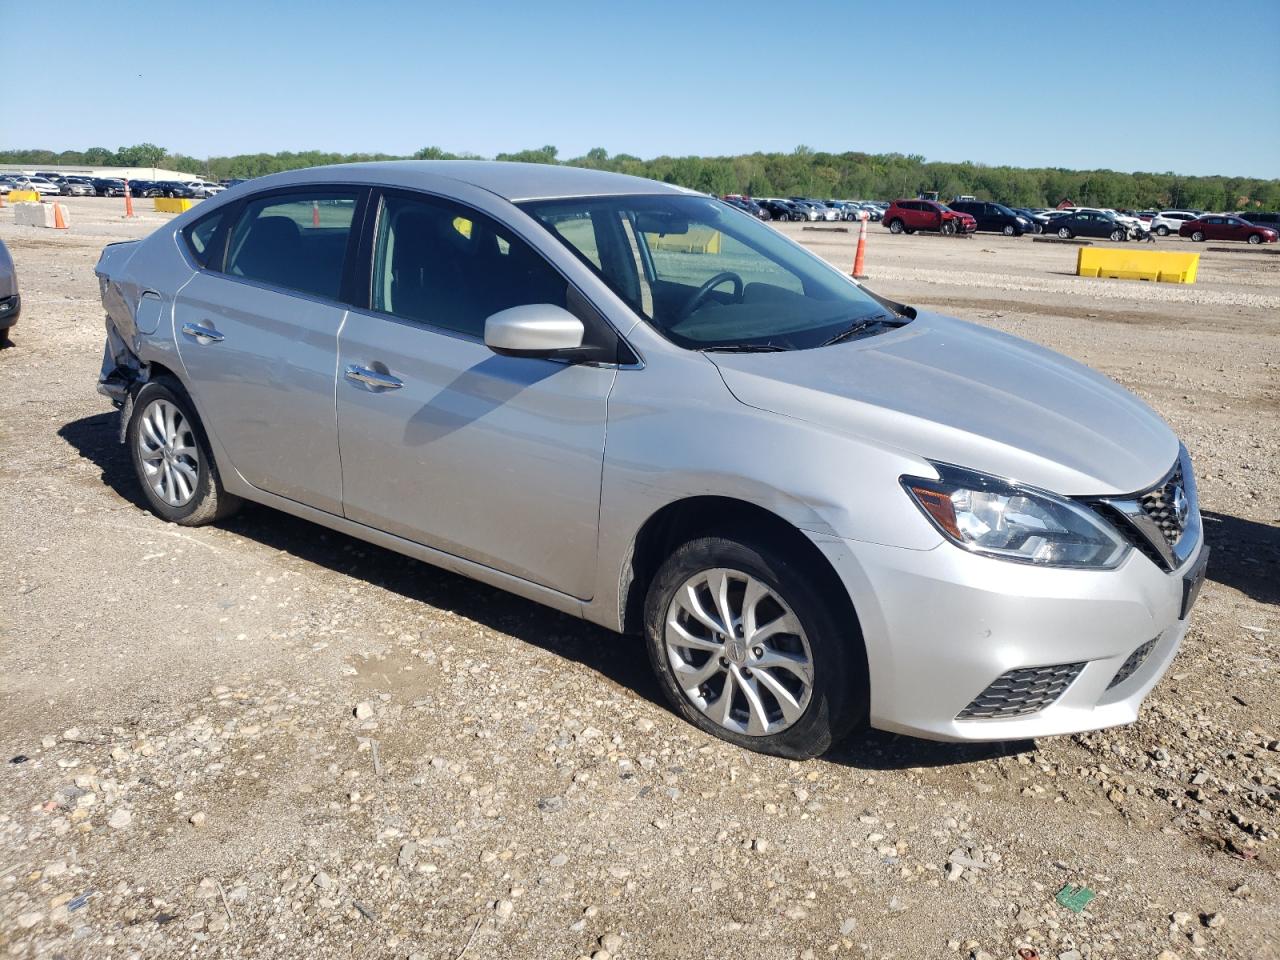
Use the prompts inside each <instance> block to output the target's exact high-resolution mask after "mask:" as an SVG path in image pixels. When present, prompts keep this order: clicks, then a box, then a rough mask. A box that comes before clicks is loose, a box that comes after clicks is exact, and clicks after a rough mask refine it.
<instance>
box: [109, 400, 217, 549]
mask: <svg viewBox="0 0 1280 960" xmlns="http://www.w3.org/2000/svg"><path fill="white" fill-rule="evenodd" d="M125 442H126V443H127V444H128V445H129V453H130V456H131V458H132V460H133V468H134V472H135V473H136V474H137V477H138V482H139V483H140V484H141V485H142V492H143V495H144V496H145V497H146V499H147V505H148V506H149V507H150V508H151V512H152V513H154V514H155V515H156V516H158V517H160V518H161V519H162V520H168V521H169V522H170V523H178V524H181V525H183V526H186V527H197V526H201V525H203V524H206V523H212V522H213V521H215V520H221V519H222V518H224V517H228V516H230V515H231V514H232V513H234V512H235V511H236V510H238V509H239V507H240V503H241V501H240V498H239V497H236V496H234V495H232V494H230V493H227V491H226V490H224V489H223V486H222V480H221V478H220V477H219V476H218V466H217V464H216V463H214V460H213V455H212V454H211V453H210V451H209V441H208V438H207V437H206V436H205V432H204V427H203V426H202V425H201V423H200V421H199V419H198V418H197V417H196V414H195V409H194V406H193V404H192V403H191V399H190V398H189V397H188V396H187V393H186V391H185V390H183V389H182V386H181V384H179V383H178V382H177V381H176V380H171V379H169V378H168V377H160V378H157V379H155V380H152V381H151V382H150V383H147V384H145V385H144V386H143V387H142V389H141V390H139V391H138V395H137V396H136V397H135V398H134V401H133V409H132V412H131V415H130V417H129V424H128V426H127V428H126V430H125Z"/></svg>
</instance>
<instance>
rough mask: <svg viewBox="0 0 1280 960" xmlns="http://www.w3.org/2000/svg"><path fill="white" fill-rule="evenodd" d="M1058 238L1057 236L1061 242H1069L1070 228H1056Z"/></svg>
mask: <svg viewBox="0 0 1280 960" xmlns="http://www.w3.org/2000/svg"><path fill="white" fill-rule="evenodd" d="M1058 236H1059V237H1061V238H1062V239H1063V240H1070V239H1071V230H1070V228H1068V227H1059V228H1058Z"/></svg>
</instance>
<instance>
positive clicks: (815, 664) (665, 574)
mask: <svg viewBox="0 0 1280 960" xmlns="http://www.w3.org/2000/svg"><path fill="white" fill-rule="evenodd" d="M720 572H724V573H727V575H728V576H727V577H726V581H727V582H728V583H729V584H730V586H729V588H728V590H727V591H726V600H727V601H728V603H729V606H730V611H729V613H730V616H731V617H732V618H733V619H735V621H737V622H738V625H739V627H741V625H742V622H741V621H745V620H746V610H745V609H742V608H743V606H744V605H745V598H744V594H745V592H746V586H745V582H744V581H746V580H747V579H748V578H749V579H750V580H754V581H755V583H756V584H757V585H758V586H761V587H763V589H764V590H766V591H767V593H766V594H764V595H762V596H760V597H758V599H757V601H756V604H755V614H756V615H762V614H761V610H762V609H766V608H767V612H772V613H774V614H775V616H771V617H769V618H768V619H767V620H764V621H763V622H764V626H765V628H766V629H767V628H768V626H769V625H770V624H772V623H773V622H775V619H777V617H778V616H779V611H781V615H783V616H785V615H786V610H787V608H789V611H790V614H791V615H792V617H793V620H792V623H796V624H798V626H799V629H798V631H796V632H794V633H788V632H787V631H786V630H785V629H783V630H779V631H777V632H776V633H774V634H773V635H772V636H770V637H769V638H768V639H764V640H761V642H760V644H759V645H756V646H754V647H753V646H752V644H751V643H750V641H749V640H748V639H747V638H746V637H743V636H742V635H741V632H740V630H739V631H737V638H729V639H728V640H726V641H725V643H723V644H721V648H722V649H724V650H725V651H726V656H718V655H716V654H715V653H714V652H711V651H708V650H706V649H705V648H700V649H698V650H691V649H687V648H686V649H684V650H683V651H682V650H680V649H675V650H673V649H672V648H671V647H670V646H669V645H668V621H669V620H675V621H676V622H677V623H682V624H689V628H688V629H687V630H684V631H683V633H681V632H672V633H671V634H670V636H671V637H672V638H675V639H676V641H677V643H678V642H679V640H680V639H681V638H682V637H689V636H690V634H691V633H701V634H703V635H705V636H707V637H714V631H712V630H711V629H710V628H709V627H708V626H706V625H704V624H703V623H702V622H700V621H698V620H696V619H690V618H687V617H686V616H685V614H686V613H687V611H688V609H689V607H688V606H686V603H687V601H685V600H684V599H682V598H686V597H688V595H689V594H688V593H687V592H686V587H688V586H689V585H690V584H691V583H692V584H695V585H696V584H698V583H699V581H700V580H701V579H702V578H704V577H706V580H705V581H704V582H703V585H704V586H705V585H707V584H710V583H713V582H718V573H720ZM822 582H823V578H822V577H820V576H815V574H814V571H812V570H810V569H808V568H807V565H806V564H802V563H797V562H795V561H794V560H793V559H792V558H791V557H789V556H788V555H787V553H786V552H785V551H783V550H781V549H778V548H776V547H774V546H771V545H769V544H768V543H767V542H759V543H756V542H737V541H734V540H729V539H726V538H723V537H704V538H701V539H698V540H692V541H690V542H688V543H686V544H684V545H683V546H680V547H678V548H677V549H676V550H675V551H674V552H673V553H672V554H671V556H670V557H668V558H667V560H666V562H665V563H663V565H662V566H661V568H659V570H658V572H657V574H656V575H655V577H654V579H653V583H652V584H651V585H650V587H649V593H648V596H647V597H646V599H645V639H646V646H647V647H648V651H649V659H650V662H651V664H652V665H653V669H654V672H655V673H656V674H657V675H658V681H659V684H660V685H661V686H662V688H663V691H664V692H665V693H666V695H667V698H668V699H669V700H670V701H671V704H672V706H673V707H674V708H675V710H676V712H677V713H679V714H680V715H681V716H682V717H684V718H685V719H686V720H688V721H689V722H690V723H692V724H693V725H694V726H696V727H698V728H699V729H701V730H703V731H705V732H707V733H710V734H713V735H714V736H717V737H720V738H721V739H723V740H727V741H728V742H730V743H732V744H735V745H736V746H739V747H743V748H745V749H748V750H755V751H758V752H760V753H769V754H774V755H776V756H781V757H790V758H792V759H795V760H804V759H808V758H810V757H815V756H817V755H818V754H820V753H823V752H825V751H826V750H828V749H829V748H830V747H831V746H832V745H833V744H835V743H837V742H838V741H840V740H841V739H843V738H844V737H845V736H846V735H848V734H849V733H850V732H851V731H852V730H853V729H854V728H855V727H857V726H858V725H859V724H860V723H863V722H865V721H866V718H867V714H868V707H869V703H870V695H869V693H868V685H867V681H866V666H865V664H866V657H865V651H864V649H863V646H862V637H861V631H860V630H859V629H858V627H857V625H856V622H855V623H854V625H853V626H852V627H851V626H850V625H849V623H848V617H847V615H844V616H842V615H841V614H840V612H839V610H838V608H837V606H836V605H835V604H832V603H830V602H829V601H826V600H824V599H823V596H822V594H821V592H820V589H821V588H820V584H821V583H822ZM695 594H696V595H697V596H699V597H702V598H704V600H703V604H699V606H701V607H702V609H703V610H705V609H706V607H705V605H704V604H705V603H706V602H711V603H712V609H713V610H714V609H715V608H716V605H715V601H714V600H712V599H711V594H710V593H709V592H704V591H703V590H702V589H700V588H697V587H695ZM779 599H780V600H781V604H780V603H778V602H777V601H778V600H779ZM735 604H736V605H737V606H738V608H739V610H737V611H735V610H734V609H733V607H734V606H735ZM783 604H785V607H784V606H783ZM739 613H740V614H741V620H739V617H738V615H737V614H739ZM713 621H714V622H722V621H723V618H722V617H720V615H719V614H718V613H717V614H714V615H713ZM722 639H724V638H723V637H722ZM705 642H707V641H704V643H705ZM710 642H715V641H714V640H712V641H710ZM735 643H736V645H737V646H736V648H735V647H734V646H733V645H734V644H735ZM760 651H763V652H764V655H765V656H766V657H767V656H769V655H770V654H772V655H774V656H775V658H776V660H779V661H780V660H782V659H783V658H786V659H789V660H790V661H791V662H793V663H807V664H808V666H809V670H808V674H807V676H808V681H807V682H806V681H805V680H802V679H800V678H799V675H798V674H796V673H792V671H791V669H790V668H786V667H780V666H776V665H775V666H773V667H760V666H755V667H754V668H753V667H752V664H753V663H754V664H759V663H760V662H762V661H761V660H760V657H759V652H760ZM735 653H736V654H740V657H739V659H737V660H732V661H731V660H730V659H729V657H730V656H732V655H733V654H735ZM686 655H687V656H689V657H690V658H691V659H692V660H693V662H692V663H691V662H690V661H689V660H686V659H685V656H686ZM704 655H705V659H702V657H703V656H704ZM797 657H798V658H800V659H799V660H796V659H795V658H797ZM673 660H674V661H676V662H678V663H680V664H681V665H682V666H684V667H686V668H687V669H688V674H687V675H686V676H685V677H684V678H683V682H684V683H685V684H690V683H692V682H695V681H696V680H697V678H698V677H697V671H699V670H704V671H705V670H706V669H708V668H710V669H713V670H714V671H715V672H714V673H712V674H711V675H708V676H707V678H706V680H705V681H704V682H703V683H701V684H700V685H699V686H697V687H696V688H695V693H694V694H688V693H686V692H685V689H684V687H682V686H681V678H680V677H679V675H678V674H677V672H676V667H675V666H674V665H673ZM713 662H714V664H713ZM726 664H727V665H728V666H725V665H726ZM731 675H732V676H733V677H734V678H735V679H733V680H731V679H730V677H731ZM761 675H763V676H765V677H768V678H770V680H769V681H766V680H765V679H761ZM746 683H749V684H751V686H752V688H753V689H754V692H755V694H756V701H755V703H756V704H757V705H759V706H761V707H763V709H759V710H753V709H752V705H751V701H749V700H748V697H747V694H746V688H745V687H744V686H743V684H746ZM730 684H732V686H733V691H732V694H731V699H730V701H728V703H727V704H726V706H727V707H729V708H730V711H731V713H730V716H729V719H728V721H727V725H726V724H722V723H721V722H720V720H719V719H713V715H714V714H715V712H716V710H717V709H718V707H719V705H720V703H721V698H722V697H723V696H724V689H725V686H726V685H730ZM783 684H787V685H788V686H787V689H786V691H785V692H788V693H792V690H793V689H799V690H801V691H802V692H801V694H800V695H799V696H795V695H794V693H792V697H791V700H790V706H791V709H792V711H796V712H795V713H794V715H793V716H792V717H791V718H788V717H786V716H785V715H784V714H783V712H782V709H781V705H782V702H783V701H782V700H781V699H779V698H778V697H775V696H774V694H773V693H772V692H771V691H772V690H775V689H780V688H781V687H782V685H783ZM704 690H705V691H706V701H705V702H704V705H703V706H699V705H698V704H697V703H695V701H694V699H693V696H694V695H697V696H699V697H701V696H702V691H704ZM713 693H714V694H717V695H716V696H714V697H712V696H711V694H713ZM704 709H705V710H706V712H704ZM753 722H754V723H756V725H757V730H756V731H754V732H751V733H748V732H746V730H748V729H750V727H751V725H752V724H753ZM774 724H777V725H779V729H778V730H777V731H776V732H773V733H770V732H767V730H768V726H771V725H774Z"/></svg>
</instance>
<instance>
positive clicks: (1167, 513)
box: [1138, 460, 1187, 546]
mask: <svg viewBox="0 0 1280 960" xmlns="http://www.w3.org/2000/svg"><path fill="white" fill-rule="evenodd" d="M1185 497H1186V491H1185V489H1184V488H1183V485H1182V461H1181V460H1179V461H1178V462H1177V463H1175V464H1174V465H1173V472H1172V473H1171V474H1169V476H1168V477H1167V478H1166V479H1165V481H1164V483H1162V484H1159V485H1158V486H1156V487H1154V488H1152V489H1151V490H1149V491H1147V492H1146V493H1144V494H1143V495H1142V496H1141V497H1139V498H1138V503H1139V504H1141V506H1142V512H1143V513H1145V514H1146V515H1147V516H1148V517H1150V518H1151V519H1152V520H1153V521H1155V524H1156V526H1158V527H1159V528H1160V532H1161V533H1163V534H1164V538H1165V539H1166V540H1167V541H1169V545H1170V546H1173V545H1174V544H1175V543H1177V542H1178V539H1179V538H1180V537H1181V536H1182V531H1183V530H1184V529H1185V528H1186V523H1187V515H1186V513H1185V511H1184V513H1183V515H1182V518H1181V519H1179V517H1178V510H1177V506H1176V503H1177V500H1178V499H1179V498H1182V499H1183V501H1184V502H1185Z"/></svg>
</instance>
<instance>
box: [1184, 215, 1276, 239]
mask: <svg viewBox="0 0 1280 960" xmlns="http://www.w3.org/2000/svg"><path fill="white" fill-rule="evenodd" d="M1178 235H1179V236H1182V237H1190V238H1191V239H1192V240H1195V241H1196V242H1199V241H1201V240H1245V241H1248V242H1249V243H1275V242H1276V239H1277V237H1280V234H1277V233H1276V231H1274V230H1272V229H1271V228H1270V227H1260V226H1258V225H1257V224H1256V223H1250V222H1249V221H1248V220H1241V219H1240V218H1239V217H1230V216H1227V215H1226V214H1214V215H1212V216H1209V215H1205V216H1203V217H1198V218H1196V219H1195V220H1187V221H1185V222H1184V223H1183V224H1182V226H1180V227H1178Z"/></svg>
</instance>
